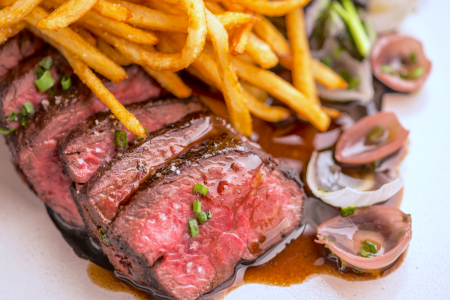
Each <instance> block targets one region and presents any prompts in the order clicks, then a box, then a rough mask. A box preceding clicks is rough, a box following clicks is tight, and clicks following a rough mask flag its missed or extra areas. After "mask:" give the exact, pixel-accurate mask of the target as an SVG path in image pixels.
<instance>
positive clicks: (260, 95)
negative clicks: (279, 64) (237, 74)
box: [241, 81, 269, 103]
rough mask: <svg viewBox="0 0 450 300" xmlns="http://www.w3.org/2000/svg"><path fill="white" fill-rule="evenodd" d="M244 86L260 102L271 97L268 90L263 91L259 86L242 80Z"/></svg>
mask: <svg viewBox="0 0 450 300" xmlns="http://www.w3.org/2000/svg"><path fill="white" fill-rule="evenodd" d="M241 85H242V87H243V88H244V89H245V90H247V92H249V93H250V94H251V95H252V96H253V97H255V98H256V99H258V101H259V102H262V103H264V102H265V101H266V100H267V98H269V94H268V93H267V92H266V91H263V90H262V89H260V88H259V87H256V86H254V85H253V84H250V83H248V82H246V81H241Z"/></svg>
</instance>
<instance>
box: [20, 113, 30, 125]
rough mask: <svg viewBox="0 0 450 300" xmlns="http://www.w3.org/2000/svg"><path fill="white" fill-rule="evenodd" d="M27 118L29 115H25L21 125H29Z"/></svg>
mask: <svg viewBox="0 0 450 300" xmlns="http://www.w3.org/2000/svg"><path fill="white" fill-rule="evenodd" d="M27 120H28V116H27V115H23V116H22V119H21V120H20V125H22V127H25V126H27Z"/></svg>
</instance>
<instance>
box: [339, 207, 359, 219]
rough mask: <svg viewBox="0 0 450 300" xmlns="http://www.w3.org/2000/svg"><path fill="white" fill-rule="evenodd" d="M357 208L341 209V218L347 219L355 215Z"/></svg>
mask: <svg viewBox="0 0 450 300" xmlns="http://www.w3.org/2000/svg"><path fill="white" fill-rule="evenodd" d="M355 208H356V206H355V205H352V206H349V207H343V208H341V216H343V217H344V218H345V217H348V216H351V215H353V214H354V213H355Z"/></svg>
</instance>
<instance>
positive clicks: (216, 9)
mask: <svg viewBox="0 0 450 300" xmlns="http://www.w3.org/2000/svg"><path fill="white" fill-rule="evenodd" d="M205 7H206V8H207V9H208V10H209V11H210V12H212V13H213V14H215V15H218V14H221V13H224V12H225V9H224V8H223V7H222V6H220V4H219V3H213V2H205Z"/></svg>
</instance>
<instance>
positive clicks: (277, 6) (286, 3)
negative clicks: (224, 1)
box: [229, 0, 310, 17]
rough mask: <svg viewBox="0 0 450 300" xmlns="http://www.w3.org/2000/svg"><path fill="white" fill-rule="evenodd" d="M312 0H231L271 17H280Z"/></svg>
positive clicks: (230, 0)
mask: <svg viewBox="0 0 450 300" xmlns="http://www.w3.org/2000/svg"><path fill="white" fill-rule="evenodd" d="M309 1H310V0H281V1H265V0H229V2H231V3H232V4H240V5H242V6H243V7H244V8H245V9H246V10H249V11H252V12H255V13H259V14H262V15H265V16H269V17H280V16H284V15H286V14H288V13H289V12H290V11H292V10H293V9H295V8H298V7H302V6H305V5H306V4H308V2H309Z"/></svg>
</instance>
